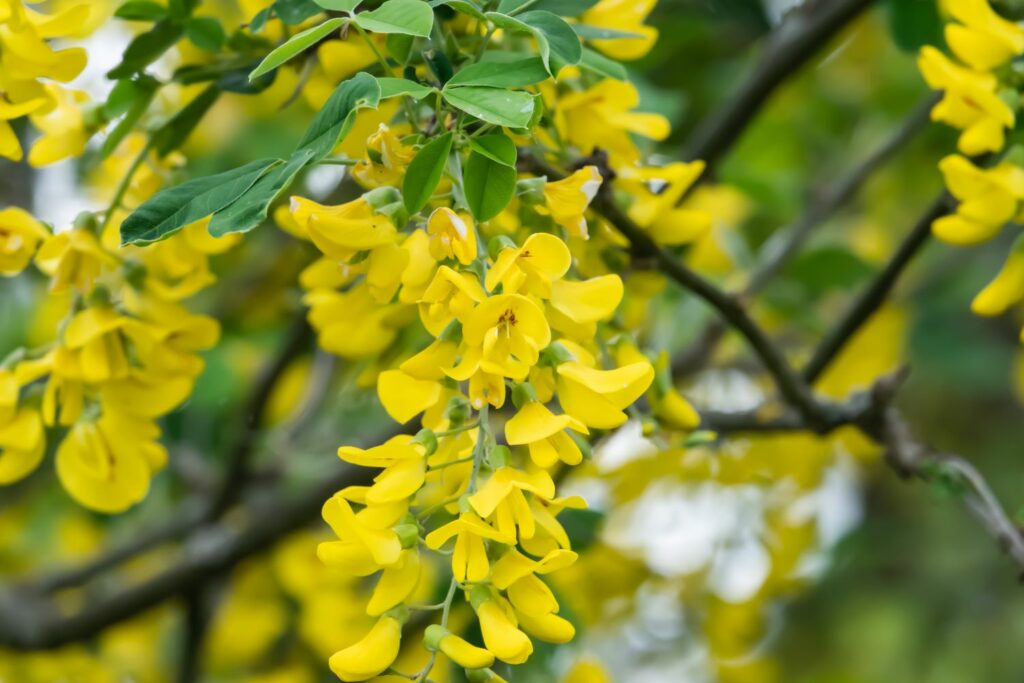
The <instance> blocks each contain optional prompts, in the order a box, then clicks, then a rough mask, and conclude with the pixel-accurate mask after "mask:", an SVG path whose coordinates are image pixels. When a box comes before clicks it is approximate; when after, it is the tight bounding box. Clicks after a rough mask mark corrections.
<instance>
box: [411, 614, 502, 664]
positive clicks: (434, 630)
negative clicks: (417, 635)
mask: <svg viewBox="0 0 1024 683" xmlns="http://www.w3.org/2000/svg"><path fill="white" fill-rule="evenodd" d="M423 640H424V643H426V644H427V646H428V648H430V649H433V650H440V651H441V652H442V653H443V654H444V655H445V656H447V657H448V658H449V659H451V660H452V661H453V662H455V663H456V664H458V665H459V666H461V667H463V668H464V669H486V668H487V667H489V666H490V665H491V664H494V655H493V654H491V653H490V652H489V651H488V650H485V649H483V648H482V647H477V646H475V645H471V644H470V643H468V642H466V641H465V640H463V639H462V638H460V637H458V636H457V635H455V634H453V633H451V632H450V631H448V629H446V628H444V627H443V626H440V625H438V624H431V625H430V626H428V627H427V629H426V631H425V632H424V636H423Z"/></svg>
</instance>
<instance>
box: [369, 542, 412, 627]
mask: <svg viewBox="0 0 1024 683" xmlns="http://www.w3.org/2000/svg"><path fill="white" fill-rule="evenodd" d="M420 574H421V567H420V554H419V552H418V551H417V550H416V549H415V548H410V549H408V550H403V551H402V554H401V556H400V557H399V560H398V563H397V564H395V565H394V566H392V567H387V568H386V569H384V571H382V572H381V574H380V579H378V580H377V585H376V586H374V588H373V595H371V596H370V602H368V603H367V604H366V613H367V614H369V615H370V616H371V617H376V616H380V615H382V614H384V613H385V612H387V611H388V610H389V609H392V608H394V607H397V606H398V605H400V604H402V603H404V602H405V601H406V600H407V599H408V598H409V596H410V595H412V594H413V592H414V591H415V590H416V586H417V585H418V584H419V581H420Z"/></svg>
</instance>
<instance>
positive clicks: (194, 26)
mask: <svg viewBox="0 0 1024 683" xmlns="http://www.w3.org/2000/svg"><path fill="white" fill-rule="evenodd" d="M185 35H186V36H188V39H189V40H190V41H192V44H193V45H195V46H196V47H198V48H199V49H200V50H206V51H207V52H216V51H217V50H219V49H220V48H221V46H222V45H224V41H225V40H226V39H227V36H225V35H224V27H223V26H221V25H220V22H219V21H217V20H216V19H214V18H213V17H195V18H194V19H189V21H188V23H187V24H186V25H185Z"/></svg>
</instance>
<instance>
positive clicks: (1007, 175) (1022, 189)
mask: <svg viewBox="0 0 1024 683" xmlns="http://www.w3.org/2000/svg"><path fill="white" fill-rule="evenodd" d="M939 170H940V171H942V175H943V178H944V179H945V182H946V187H947V188H948V189H949V192H950V193H951V194H952V195H953V196H954V197H956V198H957V199H958V200H959V201H960V203H959V205H958V206H957V209H956V213H954V214H950V215H947V216H943V217H941V218H939V219H937V220H936V221H935V222H934V223H932V232H934V233H935V236H936V237H938V238H939V239H941V240H943V241H945V242H949V243H950V244H960V245H969V244H977V243H979V242H984V241H986V240H988V239H991V238H992V237H993V236H994V235H995V234H996V233H998V232H999V231H1000V230H1001V229H1002V227H1003V225H1005V224H1006V222H1007V221H1009V220H1010V219H1012V218H1013V217H1014V216H1015V215H1016V214H1017V212H1018V210H1019V207H1020V201H1021V199H1024V169H1021V168H1020V167H1018V166H1015V165H1014V164H1011V163H1008V162H1003V163H1000V164H998V165H997V166H995V167H994V168H989V169H981V168H978V167H977V166H975V165H974V164H973V163H971V162H970V161H968V160H967V159H965V158H964V157H962V156H959V155H957V154H953V155H950V156H948V157H946V158H945V159H943V160H942V161H941V162H939Z"/></svg>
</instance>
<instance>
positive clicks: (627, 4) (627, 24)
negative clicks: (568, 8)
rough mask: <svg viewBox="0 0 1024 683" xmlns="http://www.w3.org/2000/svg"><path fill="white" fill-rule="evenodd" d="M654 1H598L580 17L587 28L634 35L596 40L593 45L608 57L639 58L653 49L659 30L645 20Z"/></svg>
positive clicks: (620, 58) (626, 59)
mask: <svg viewBox="0 0 1024 683" xmlns="http://www.w3.org/2000/svg"><path fill="white" fill-rule="evenodd" d="M656 2H657V0H601V1H600V2H598V3H597V4H596V5H594V6H593V7H591V8H590V9H588V10H587V11H586V12H584V13H583V15H582V16H581V17H580V21H581V22H582V23H584V24H586V25H588V26H600V27H602V28H609V29H612V30H615V31H624V32H626V33H633V34H636V37H629V38H621V39H617V40H595V41H593V43H594V46H595V47H596V48H597V49H599V50H600V51H601V52H603V53H605V54H606V55H608V56H609V57H612V58H614V59H619V60H623V61H628V60H633V59H640V58H641V57H643V56H644V55H646V54H647V53H648V52H650V51H651V48H652V47H654V43H655V42H656V41H657V40H658V29H656V28H654V27H653V26H647V25H646V24H644V21H645V20H646V19H647V15H649V14H650V13H651V10H653V9H654V5H655V3H656Z"/></svg>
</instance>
